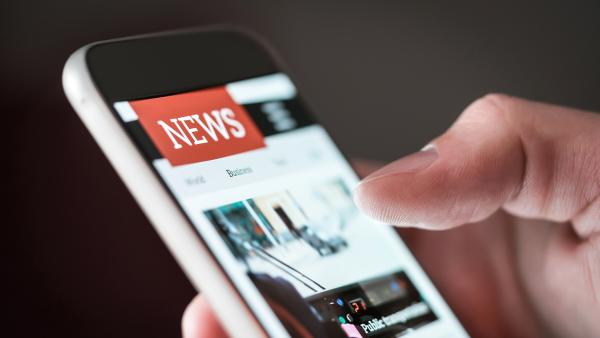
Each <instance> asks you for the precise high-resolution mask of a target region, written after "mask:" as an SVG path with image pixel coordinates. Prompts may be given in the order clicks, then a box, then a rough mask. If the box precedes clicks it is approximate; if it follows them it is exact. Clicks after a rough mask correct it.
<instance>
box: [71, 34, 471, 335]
mask: <svg viewBox="0 0 600 338" xmlns="http://www.w3.org/2000/svg"><path fill="white" fill-rule="evenodd" d="M63 86H64V90H65V93H66V96H67V98H68V99H69V101H70V102H71V104H72V106H73V107H74V108H75V111H76V112H77V113H78V114H79V116H80V117H81V119H82V120H83V122H84V124H85V125H86V126H87V128H88V129H89V131H90V133H91V134H92V135H93V137H94V138H95V140H96V142H97V143H98V144H99V145H100V147H101V149H102V150H103V152H104V153H105V154H106V156H107V157H108V159H109V161H110V162H111V163H112V165H113V166H114V168H115V169H116V171H117V172H118V174H119V175H120V177H121V178H122V180H123V181H124V183H125V184H126V185H127V187H128V189H129V190H130V191H131V193H132V194H133V196H134V198H135V199H136V201H137V202H138V204H139V205H140V207H141V208H142V209H143V210H144V212H145V214H146V215H147V217H148V218H149V220H150V221H151V223H152V224H153V226H154V227H155V229H156V230H157V232H158V233H159V235H160V236H161V238H162V239H163V240H164V242H165V243H166V245H167V246H168V248H169V249H170V251H171V252H172V254H173V255H174V256H175V258H176V259H177V261H178V263H179V264H180V265H181V267H182V268H183V270H184V271H185V273H186V274H187V276H188V278H189V279H190V281H191V282H192V283H193V285H194V286H195V287H196V288H197V289H198V290H199V291H200V290H201V291H202V292H203V294H204V295H205V297H206V298H207V300H208V302H209V304H210V305H211V306H212V308H213V310H214V312H215V314H216V316H217V317H218V319H219V320H220V322H221V323H222V325H223V327H224V328H225V330H226V331H227V333H228V334H229V335H230V336H232V337H244V338H246V337H265V336H268V337H399V336H406V337H467V333H466V331H465V330H464V329H463V327H462V326H461V324H460V323H459V322H458V320H457V319H456V317H455V316H454V314H453V313H452V311H451V309H450V308H449V307H448V305H447V304H446V303H445V302H444V300H443V299H442V297H441V296H440V294H439V293H438V291H436V289H435V287H434V286H433V284H432V283H431V281H430V280H429V279H428V278H427V276H426V275H425V273H424V272H423V270H422V269H421V268H420V266H419V264H418V263H417V261H416V260H415V258H414V257H413V256H412V255H411V253H410V252H409V250H408V249H407V247H406V246H405V245H404V243H403V242H402V240H401V238H400V237H399V236H398V235H397V233H396V232H395V231H394V229H393V228H392V227H391V226H388V225H386V224H381V223H378V222H376V221H373V220H371V219H369V218H367V217H366V216H364V215H362V214H361V213H360V212H359V211H358V210H357V209H356V207H355V205H354V203H353V200H352V190H353V188H354V187H355V185H356V184H357V183H358V182H359V179H358V177H357V175H356V173H355V172H354V171H353V170H352V167H351V166H350V165H349V163H348V161H347V160H346V158H345V157H344V156H343V154H342V153H341V152H340V150H339V149H338V147H337V146H336V145H335V143H334V142H333V141H332V139H331V137H330V136H329V134H328V133H327V130H326V129H325V128H324V127H323V125H321V124H320V123H319V122H318V121H317V119H316V118H315V116H314V115H313V114H311V113H310V112H309V110H308V108H307V106H306V105H305V104H304V103H303V101H302V99H301V98H300V96H299V95H298V90H297V87H296V86H295V85H294V83H293V81H292V79H291V78H290V76H289V72H286V71H285V68H284V66H283V65H282V63H281V62H280V61H279V59H278V58H277V57H276V56H275V54H274V53H273V52H272V51H271V50H270V48H269V47H268V46H267V45H266V43H264V42H263V41H262V39H260V38H258V37H256V36H255V35H254V34H252V33H248V32H245V31H243V30H239V29H230V28H227V29H224V28H218V29H208V30H189V31H179V32H170V33H162V34H152V35H146V36H139V37H131V38H125V39H117V40H111V41H105V42H98V43H94V44H91V45H88V46H85V47H82V48H81V49H79V50H77V51H76V52H75V53H73V55H71V57H70V58H69V59H68V61H67V63H66V65H65V68H64V71H63ZM339 113H340V114H344V113H343V112H339ZM342 126H343V124H340V125H338V127H342ZM157 273H158V272H157Z"/></svg>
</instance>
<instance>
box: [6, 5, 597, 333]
mask: <svg viewBox="0 0 600 338" xmlns="http://www.w3.org/2000/svg"><path fill="white" fill-rule="evenodd" d="M0 11H1V13H0V15H1V17H0V25H1V27H2V29H1V30H0V38H1V40H0V41H1V43H2V53H1V56H0V61H1V62H0V69H1V73H0V74H1V78H0V99H1V100H2V101H1V103H2V107H3V108H4V109H3V116H4V120H3V123H2V130H3V133H2V134H3V136H2V137H3V138H5V142H4V144H5V147H4V149H5V152H8V157H6V155H5V156H4V158H5V160H4V161H3V163H4V165H3V166H5V167H8V170H9V173H8V174H7V175H5V176H4V179H5V182H6V183H5V185H6V186H7V188H6V189H4V191H5V192H6V196H7V200H8V201H9V202H8V203H4V205H5V206H6V209H7V210H6V213H7V214H8V216H9V217H8V218H5V221H4V222H3V238H4V239H5V241H6V245H5V246H3V247H4V249H5V250H6V251H7V253H8V254H7V255H3V257H6V258H5V259H6V260H7V263H6V264H5V265H4V266H5V268H4V269H3V280H4V281H5V283H7V286H6V287H5V288H4V290H5V293H6V294H7V295H8V297H7V301H5V302H4V304H5V305H4V306H3V307H4V309H5V310H8V311H9V313H10V315H9V316H8V317H6V318H5V320H6V319H7V320H8V325H9V326H8V328H9V332H10V331H13V332H12V333H11V334H10V335H7V336H13V337H14V336H22V337H54V336H56V337H137V336H144V337H175V336H178V335H179V320H180V316H181V313H182V311H183V309H184V308H185V305H186V304H187V302H188V301H189V300H190V299H191V298H192V297H193V296H194V294H195V291H194V289H193V288H192V287H191V285H190V284H189V283H188V282H187V280H186V278H185V276H184V275H183V273H182V272H181V271H180V269H179V267H178V266H177V265H176V264H175V262H174V260H173V259H172V258H171V256H170V255H169V253H168V252H167V250H166V249H165V248H164V247H163V245H162V243H161V241H160V240H159V238H158V236H157V235H156V234H155V233H154V231H153V230H152V228H151V226H150V225H149V224H148V223H147V221H146V219H145V218H144V216H143V215H142V213H141V212H140V210H139V209H138V207H137V206H136V204H135V203H134V202H133V200H132V198H131V197H130V195H129V193H128V192H127V191H126V190H125V188H124V186H123V184H122V183H121V182H120V181H119V179H118V178H117V176H116V175H115V173H114V171H113V170H112V169H111V167H110V166H109V164H108V162H107V161H106V160H105V158H104V157H103V155H102V154H101V153H100V151H99V149H98V147H97V146H96V145H95V143H94V142H93V140H92V139H91V137H90V135H88V133H87V131H86V130H85V129H84V127H83V125H82V124H81V122H80V121H79V120H78V118H77V117H76V115H75V113H74V112H73V111H72V109H71V107H70V106H69V105H68V103H67V101H66V99H65V98H64V95H63V92H62V88H61V82H60V74H61V69H62V66H63V63H64V61H65V60H66V59H67V57H68V55H69V54H70V53H71V52H72V51H74V50H75V49H76V48H78V47H80V46H82V45H84V44H87V43H89V42H93V41H96V40H102V39H108V38H113V37H120V36H126V35H132V34H140V33H146V32H152V31H159V30H165V29H174V28H180V27H188V26H198V25H207V24H214V23H233V24H236V25H240V26H243V27H247V28H250V29H252V30H254V31H256V32H258V33H259V34H261V35H263V36H264V37H266V38H267V39H268V40H270V41H271V42H272V44H273V45H274V46H275V48H276V49H277V50H279V52H280V54H281V55H282V56H283V58H284V59H285V60H287V64H288V65H289V68H290V69H291V72H292V75H293V77H294V79H295V80H296V81H297V83H298V85H299V87H300V89H301V92H303V93H304V97H305V99H306V101H307V102H308V103H309V104H310V105H311V106H312V108H313V109H314V110H315V111H316V113H317V115H318V116H319V117H320V118H321V120H322V122H323V123H324V124H325V125H326V126H328V127H329V128H330V131H331V133H332V134H333V135H334V136H335V137H336V138H337V140H338V141H339V143H340V145H341V147H342V148H343V149H345V151H346V152H347V153H348V154H350V155H352V156H357V157H365V158H374V159H380V160H392V159H394V158H396V157H398V156H401V155H403V154H407V153H409V152H411V151H414V150H417V149H419V148H420V147H422V146H423V145H424V144H426V143H427V142H428V140H429V139H431V138H432V137H434V136H435V135H436V134H438V133H440V132H442V131H443V130H444V129H445V128H446V127H447V126H448V125H449V124H450V123H451V122H452V121H453V120H454V119H455V118H456V116H457V115H458V114H459V113H460V111H461V110H462V109H463V108H464V107H465V106H466V105H467V104H468V103H469V102H470V101H472V100H473V99H475V98H477V97H479V96H481V95H483V94H485V93H487V92H491V91H494V92H506V93H510V94H514V95H518V96H523V97H527V98H532V99H537V100H546V101H551V102H555V103H560V104H564V105H571V106H576V107H580V108H585V109H589V110H600V92H599V89H600V43H599V42H600V20H599V19H598V18H599V14H600V2H598V1H588V2H578V1H562V2H550V1H543V2H524V1H518V2H502V1H498V2H496V3H495V4H493V5H491V4H490V3H488V2H483V1H478V2H472V3H467V2H457V1H450V2H441V3H440V4H432V3H429V2H423V1H421V2H418V3H417V4H409V3H406V2H402V1H395V2H377V1H360V2H348V1H345V2H339V3H332V2H331V3H329V2H328V3H325V2H323V1H315V2H307V1H298V2H291V1H229V0H228V1H216V0H213V1H183V0H173V1H157V0H145V1H139V0H120V1H97V0H78V1H30V0H22V1H3V2H2V3H1V4H0Z"/></svg>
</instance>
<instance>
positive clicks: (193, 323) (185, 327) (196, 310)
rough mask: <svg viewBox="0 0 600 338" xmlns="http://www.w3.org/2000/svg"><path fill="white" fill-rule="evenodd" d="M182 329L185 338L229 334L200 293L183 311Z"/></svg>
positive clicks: (224, 335)
mask: <svg viewBox="0 0 600 338" xmlns="http://www.w3.org/2000/svg"><path fill="white" fill-rule="evenodd" d="M181 331H182V335H183V337H184V338H205V337H226V336H227V335H226V334H225V331H224V330H223V328H222V327H221V324H220V323H219V322H218V320H217V318H216V317H215V316H214V314H213V312H212V310H211V308H210V305H209V304H208V302H207V301H206V299H205V298H204V297H203V296H202V295H200V294H199V295H197V296H196V297H194V299H193V300H192V301H191V302H190V304H189V305H188V306H187V308H186V309H185V311H184V312H183V316H182V319H181Z"/></svg>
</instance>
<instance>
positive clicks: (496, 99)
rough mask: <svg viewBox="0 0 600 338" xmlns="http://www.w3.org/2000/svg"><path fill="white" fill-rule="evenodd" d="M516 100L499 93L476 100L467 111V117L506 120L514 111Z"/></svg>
mask: <svg viewBox="0 0 600 338" xmlns="http://www.w3.org/2000/svg"><path fill="white" fill-rule="evenodd" d="M514 100H515V99H514V98H512V97H510V96H508V95H504V94H498V93H492V94H487V95H484V96H482V97H480V98H478V99H477V100H475V101H474V102H473V103H472V104H471V105H470V106H469V107H467V109H466V110H465V115H467V116H471V117H472V118H486V119H489V118H490V117H492V118H494V119H496V118H502V119H504V118H506V115H508V114H512V112H513V111H514V109H513V105H514V104H513V103H514Z"/></svg>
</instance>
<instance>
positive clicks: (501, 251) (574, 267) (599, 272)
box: [183, 95, 600, 338]
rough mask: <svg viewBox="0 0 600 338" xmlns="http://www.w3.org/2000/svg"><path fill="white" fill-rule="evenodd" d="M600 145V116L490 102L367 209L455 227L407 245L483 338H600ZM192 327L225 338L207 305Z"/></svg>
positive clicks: (409, 236) (398, 168)
mask: <svg viewBox="0 0 600 338" xmlns="http://www.w3.org/2000/svg"><path fill="white" fill-rule="evenodd" d="M599 136H600V116H596V115H593V114H590V113H585V112H582V111H578V110H574V109H569V108H564V107H556V106H551V105H546V104H541V103H534V102H529V101H525V100H520V99H515V98H510V97H507V96H502V95H488V96H486V97H484V98H482V99H480V100H478V101H476V102H475V103H473V104H472V105H471V106H469V107H468V108H467V109H466V110H465V112H464V113H463V114H462V115H461V117H460V118H459V119H458V121H457V122H456V123H455V124H454V125H453V126H452V127H451V128H450V130H449V131H448V132H446V133H445V134H444V135H442V136H440V137H439V138H437V139H436V140H434V141H433V142H432V145H434V146H435V148H431V147H428V149H426V151H422V152H419V153H416V154H413V155H410V156H408V157H406V158H404V159H401V160H399V161H397V162H394V163H392V164H390V165H388V166H386V167H384V168H382V169H381V170H379V171H378V172H375V173H373V174H372V175H371V176H369V177H367V178H366V179H365V180H363V182H362V183H361V184H360V185H359V187H358V188H357V190H356V200H357V204H358V205H359V207H361V209H363V211H365V212H366V213H367V214H369V215H371V216H372V217H374V218H377V219H379V220H382V221H384V222H387V223H390V224H397V225H401V226H402V225H410V226H415V225H416V226H418V227H421V228H426V229H434V230H439V229H452V230H449V231H442V232H432V231H418V230H405V231H403V237H404V239H405V240H408V242H409V246H411V249H412V250H413V251H414V252H415V254H416V256H417V258H418V259H419V260H420V262H421V263H422V264H423V266H424V267H425V270H426V271H427V272H428V273H429V275H430V276H431V277H432V279H433V280H434V282H435V283H436V284H437V286H438V287H439V288H440V290H441V292H442V294H443V295H444V297H445V299H446V300H447V301H448V302H449V303H450V305H451V307H452V308H453V309H454V310H455V311H456V312H457V314H458V316H459V317H460V318H461V319H462V321H463V323H464V324H465V325H466V326H467V328H468V329H469V330H470V332H471V333H472V334H473V335H474V336H486V337H492V336H498V337H504V336H521V337H525V336H527V337H531V336H542V335H548V334H553V335H557V336H569V337H590V336H597V335H599V334H600V322H599V321H598V320H597V319H598V318H600V197H599V196H600V137H599ZM467 223H469V225H467V226H461V225H463V224H467ZM459 226H461V227H459ZM183 329H184V337H186V338H192V337H212V336H221V335H222V334H223V331H222V329H221V328H220V326H219V325H218V323H217V322H216V320H215V319H214V317H213V316H212V314H211V313H210V310H208V307H207V306H206V305H205V304H204V301H203V300H202V298H198V297H197V298H196V300H194V301H193V302H192V303H191V305H190V307H189V308H188V310H187V311H186V314H185V316H184V320H183Z"/></svg>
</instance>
